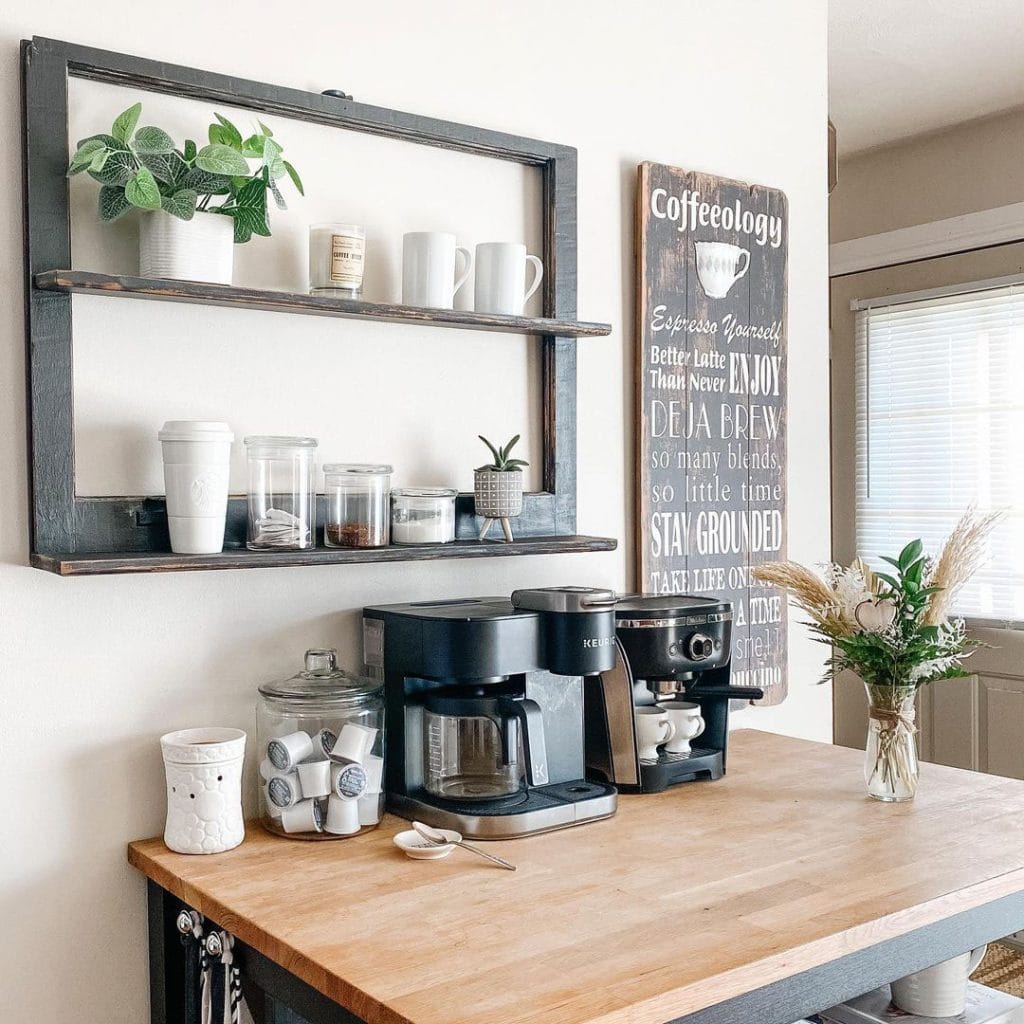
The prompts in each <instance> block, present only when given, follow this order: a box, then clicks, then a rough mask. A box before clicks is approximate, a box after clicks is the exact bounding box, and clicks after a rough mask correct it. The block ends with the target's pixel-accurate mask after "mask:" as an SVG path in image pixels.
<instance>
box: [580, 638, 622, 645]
mask: <svg viewBox="0 0 1024 1024" xmlns="http://www.w3.org/2000/svg"><path fill="white" fill-rule="evenodd" d="M614 642H615V637H613V636H595V637H587V638H586V639H585V640H584V641H583V646H584V647H611V645H612V644H613V643H614Z"/></svg>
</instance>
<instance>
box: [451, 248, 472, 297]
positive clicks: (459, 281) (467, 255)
mask: <svg viewBox="0 0 1024 1024" xmlns="http://www.w3.org/2000/svg"><path fill="white" fill-rule="evenodd" d="M460 253H461V254H462V258H463V259H464V260H465V261H466V266H465V268H464V269H463V271H462V274H461V276H459V277H456V278H455V287H454V288H453V289H452V294H453V295H454V294H455V293H456V292H457V291H458V290H459V289H460V288H461V287H462V286H463V285H464V284H465V283H466V280H467V279H468V277H469V272H470V271H471V270H472V269H473V254H472V253H471V252H470V251H469V250H468V249H467V248H466V247H465V246H464V245H457V246H455V255H456V256H458V255H459V254H460Z"/></svg>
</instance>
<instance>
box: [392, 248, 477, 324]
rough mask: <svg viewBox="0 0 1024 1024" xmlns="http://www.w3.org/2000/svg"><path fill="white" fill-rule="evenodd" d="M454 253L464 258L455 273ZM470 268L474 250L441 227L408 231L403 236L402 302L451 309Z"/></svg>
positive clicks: (410, 304)
mask: <svg viewBox="0 0 1024 1024" xmlns="http://www.w3.org/2000/svg"><path fill="white" fill-rule="evenodd" d="M456 256H461V257H462V261H463V267H462V272H461V273H460V274H459V276H458V277H456V276H455V261H456ZM472 269H473V254H472V253H471V252H470V251H469V250H468V249H467V248H466V247H465V246H463V245H456V243H455V236H454V235H449V234H448V233H447V232H444V231H410V232H409V233H408V234H407V235H405V236H404V237H403V239H402V303H403V304H404V305H406V306H428V307H430V308H432V309H451V308H452V304H453V303H454V302H455V293H456V292H457V291H458V290H459V289H460V288H461V287H462V286H463V285H464V284H465V283H466V280H467V279H468V278H469V272H470V271H471V270H472Z"/></svg>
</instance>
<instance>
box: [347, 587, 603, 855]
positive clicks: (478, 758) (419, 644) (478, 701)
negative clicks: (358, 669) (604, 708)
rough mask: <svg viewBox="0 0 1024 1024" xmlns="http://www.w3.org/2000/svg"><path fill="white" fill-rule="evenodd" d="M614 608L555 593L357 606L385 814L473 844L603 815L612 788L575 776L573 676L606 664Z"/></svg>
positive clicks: (580, 593)
mask: <svg viewBox="0 0 1024 1024" xmlns="http://www.w3.org/2000/svg"><path fill="white" fill-rule="evenodd" d="M614 606H615V595H614V594H613V593H612V592H611V591H607V590H593V589H588V588H583V587H554V588H549V589H538V590H517V591H516V592H515V593H514V594H513V595H512V598H511V600H509V599H507V598H497V597H490V598H465V599H459V600H454V601H435V602H424V603H415V604H397V605H385V606H382V607H376V608H366V609H364V610H363V649H364V661H365V663H366V670H367V672H368V673H369V674H371V675H373V676H374V677H376V678H380V679H383V680H384V700H385V706H386V722H385V728H386V751H385V764H384V773H385V790H386V793H387V805H388V808H389V810H391V811H393V812H394V813H395V814H398V815H400V816H402V817H404V818H409V819H416V820H419V821H424V822H427V823H428V824H430V825H435V826H438V827H441V828H453V829H457V830H458V831H459V832H462V833H463V834H464V835H467V836H473V837H475V838H478V839H505V838H512V837H515V836H523V835H531V834H534V833H537V832H547V831H551V830H553V829H558V828H565V827H567V826H569V825H578V824H582V823H583V822H587V821H594V820H596V819H599V818H607V817H609V816H611V815H612V814H613V813H614V812H615V790H614V788H613V787H612V786H611V785H609V784H607V783H603V782H600V781H587V780H586V777H585V776H586V772H585V767H584V757H583V677H584V676H591V675H597V674H598V673H601V672H604V671H607V670H609V669H611V668H612V666H613V664H614V660H615V615H614Z"/></svg>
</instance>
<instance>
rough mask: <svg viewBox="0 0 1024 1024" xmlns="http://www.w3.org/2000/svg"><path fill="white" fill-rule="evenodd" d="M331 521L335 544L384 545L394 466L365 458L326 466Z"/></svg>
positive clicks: (327, 532)
mask: <svg viewBox="0 0 1024 1024" xmlns="http://www.w3.org/2000/svg"><path fill="white" fill-rule="evenodd" d="M324 482H325V490H326V493H327V523H326V524H325V526H324V543H325V544H326V545H327V546H328V547H332V548H382V547H386V546H387V544H388V541H389V534H390V530H389V525H390V508H389V498H390V494H391V467H390V466H387V465H374V464H369V463H364V462H332V463H330V464H328V465H326V466H324Z"/></svg>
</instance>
